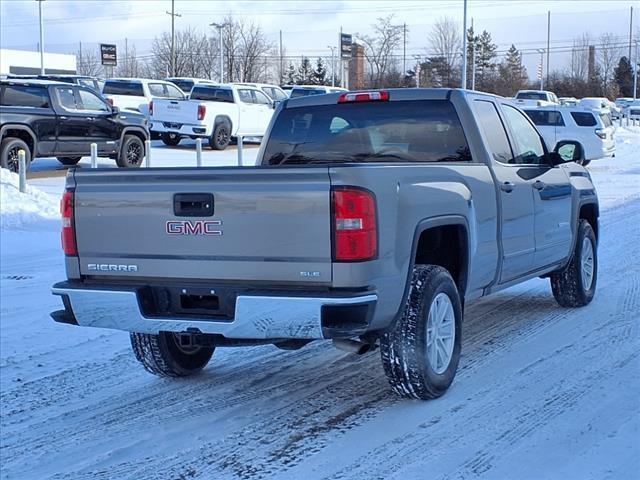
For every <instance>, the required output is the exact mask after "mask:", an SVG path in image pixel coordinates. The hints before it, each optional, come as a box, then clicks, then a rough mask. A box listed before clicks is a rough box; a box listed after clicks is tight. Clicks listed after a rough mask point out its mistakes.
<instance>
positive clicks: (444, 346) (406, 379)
mask: <svg viewBox="0 0 640 480" xmlns="http://www.w3.org/2000/svg"><path fill="white" fill-rule="evenodd" d="M461 326H462V307H461V303H460V296H459V294H458V288H457V287H456V284H455V283H454V281H453V279H452V278H451V275H450V274H449V272H447V270H445V269H444V268H442V267H439V266H436V265H419V266H416V267H415V268H414V269H413V277H412V280H411V290H410V292H409V297H408V298H407V301H406V304H405V306H404V309H403V311H402V313H401V315H400V317H399V319H398V320H397V322H396V325H395V326H394V328H393V330H390V331H388V332H386V333H385V334H384V335H383V336H382V337H381V339H380V354H381V357H382V365H383V367H384V371H385V373H386V375H387V378H388V380H389V383H390V384H391V388H392V389H393V391H394V392H396V393H397V394H399V395H402V396H406V397H412V398H418V399H421V400H427V399H430V398H437V397H439V396H440V395H442V394H443V393H444V392H446V391H447V389H448V388H449V386H450V385H451V382H453V378H454V377H455V374H456V370H457V369H458V362H459V361H460V346H461Z"/></svg>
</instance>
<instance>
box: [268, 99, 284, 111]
mask: <svg viewBox="0 0 640 480" xmlns="http://www.w3.org/2000/svg"><path fill="white" fill-rule="evenodd" d="M281 103H282V100H274V101H273V102H271V108H273V109H274V110H275V109H276V108H278V105H280V104H281Z"/></svg>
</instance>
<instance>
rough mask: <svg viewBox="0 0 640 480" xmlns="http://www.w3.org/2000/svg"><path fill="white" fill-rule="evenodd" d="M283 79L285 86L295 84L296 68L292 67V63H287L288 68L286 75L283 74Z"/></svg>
mask: <svg viewBox="0 0 640 480" xmlns="http://www.w3.org/2000/svg"><path fill="white" fill-rule="evenodd" d="M285 79H286V84H287V85H295V84H296V67H294V66H293V63H289V68H288V69H287V73H286V74H285Z"/></svg>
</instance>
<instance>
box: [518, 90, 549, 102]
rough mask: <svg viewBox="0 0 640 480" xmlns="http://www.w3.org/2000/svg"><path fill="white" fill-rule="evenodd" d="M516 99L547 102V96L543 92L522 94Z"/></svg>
mask: <svg viewBox="0 0 640 480" xmlns="http://www.w3.org/2000/svg"><path fill="white" fill-rule="evenodd" d="M516 98H517V99H519V100H546V99H547V95H546V94H545V93H541V92H520V93H519V94H518V95H517V96H516Z"/></svg>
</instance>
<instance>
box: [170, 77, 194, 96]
mask: <svg viewBox="0 0 640 480" xmlns="http://www.w3.org/2000/svg"><path fill="white" fill-rule="evenodd" d="M169 81H170V82H171V83H173V84H174V85H176V86H177V87H178V88H179V89H180V90H182V91H183V92H185V93H189V92H190V91H191V89H192V88H193V84H194V82H193V80H169Z"/></svg>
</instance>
